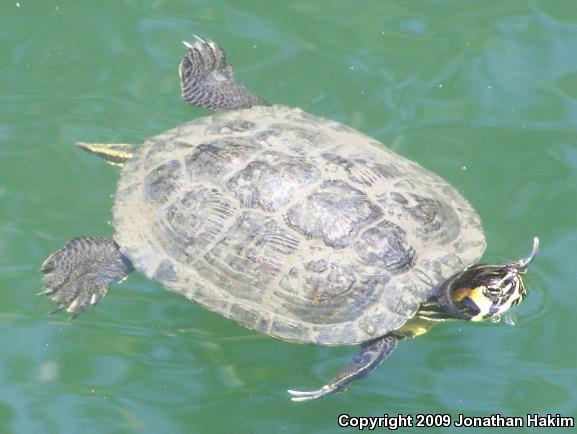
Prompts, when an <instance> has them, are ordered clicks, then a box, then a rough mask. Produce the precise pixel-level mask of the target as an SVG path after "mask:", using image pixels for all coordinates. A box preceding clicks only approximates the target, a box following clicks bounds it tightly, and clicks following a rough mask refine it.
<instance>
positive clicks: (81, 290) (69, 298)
mask: <svg viewBox="0 0 577 434" xmlns="http://www.w3.org/2000/svg"><path fill="white" fill-rule="evenodd" d="M40 271H41V272H42V274H43V275H44V276H43V280H44V286H45V289H44V290H43V291H41V292H40V293H39V294H38V295H47V296H48V297H50V298H51V299H52V301H54V303H56V307H57V308H56V310H54V311H53V312H57V311H59V310H62V309H66V311H67V312H69V313H71V314H72V318H74V317H76V316H77V315H79V314H80V313H81V312H82V311H83V310H84V309H86V308H87V307H88V306H92V305H95V304H97V303H98V302H99V301H100V300H101V299H102V297H104V296H105V295H106V294H107V292H108V287H109V286H110V285H111V284H112V283H114V282H117V281H119V280H121V279H123V278H124V277H125V276H126V275H127V274H128V273H129V272H130V271H132V264H131V263H130V261H129V260H128V259H127V258H126V257H125V256H124V255H122V253H121V252H120V250H119V249H118V245H117V244H116V243H115V242H114V240H112V239H111V238H102V237H80V238H74V239H72V240H70V241H69V242H68V243H66V244H65V245H64V247H62V248H61V249H60V250H58V251H56V252H54V253H53V254H52V255H50V256H49V257H48V258H47V259H46V260H45V261H44V262H43V264H42V266H41V268H40Z"/></svg>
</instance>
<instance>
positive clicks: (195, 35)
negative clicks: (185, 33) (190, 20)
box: [191, 33, 206, 44]
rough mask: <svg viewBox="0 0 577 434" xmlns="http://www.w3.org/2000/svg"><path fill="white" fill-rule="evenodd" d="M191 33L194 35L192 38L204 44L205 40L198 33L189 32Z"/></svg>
mask: <svg viewBox="0 0 577 434" xmlns="http://www.w3.org/2000/svg"><path fill="white" fill-rule="evenodd" d="M191 34H192V36H193V37H194V39H196V40H197V41H199V42H202V43H203V44H206V40H204V39H202V38H201V37H200V36H198V35H197V34H195V33H191Z"/></svg>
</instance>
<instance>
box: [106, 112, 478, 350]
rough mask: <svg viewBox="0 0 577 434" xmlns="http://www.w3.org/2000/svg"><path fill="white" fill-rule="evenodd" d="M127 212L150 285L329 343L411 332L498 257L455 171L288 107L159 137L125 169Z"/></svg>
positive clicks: (209, 120)
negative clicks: (451, 281)
mask: <svg viewBox="0 0 577 434" xmlns="http://www.w3.org/2000/svg"><path fill="white" fill-rule="evenodd" d="M113 213H114V221H113V224H114V226H115V228H116V232H117V233H116V236H115V239H116V241H117V242H118V244H119V245H120V247H121V250H122V251H123V253H124V254H126V255H127V256H128V257H129V258H130V259H131V261H132V262H133V264H134V265H135V267H136V268H137V269H138V270H139V271H141V272H143V273H144V274H146V275H147V276H148V277H150V278H152V279H154V280H156V281H158V282H159V283H161V284H162V285H164V286H165V287H167V288H168V289H170V290H172V291H175V292H177V293H180V294H183V295H184V296H186V297H187V298H189V299H190V300H193V301H196V302H198V303H200V304H202V305H203V306H205V307H206V308H208V309H210V310H213V311H215V312H217V313H219V314H221V315H223V316H225V317H228V318H231V319H233V320H235V321H237V322H238V323H240V324H242V325H244V326H245V327H249V328H252V329H256V330H258V331H261V332H263V333H266V334H269V335H272V336H276V337H279V338H282V339H286V340H291V341H297V342H312V343H317V344H327V345H329V344H354V343H358V342H363V341H366V340H369V339H373V338H376V337H378V336H382V335H384V334H386V333H387V332H389V331H391V330H394V329H397V328H399V327H400V326H402V325H403V324H404V323H405V322H406V321H407V320H408V319H409V318H410V317H411V316H412V315H414V313H415V311H416V309H417V308H418V305H419V303H421V302H422V301H424V300H425V299H426V298H428V297H429V296H430V295H432V294H433V293H434V291H435V290H436V288H437V286H438V285H439V284H440V283H441V282H443V281H444V280H445V279H447V278H448V277H450V276H451V275H452V274H453V273H455V272H456V271H458V270H460V269H462V268H464V267H466V266H468V265H470V264H472V263H474V262H476V261H477V260H478V259H479V258H480V256H481V254H482V253H483V251H484V248H485V239H484V236H483V231H482V228H481V224H480V219H479V217H478V215H477V214H476V213H475V211H474V210H473V209H472V207H471V206H470V205H469V203H468V202H467V201H466V200H465V199H464V198H463V197H462V196H461V195H460V194H459V193H458V192H457V190H455V189H454V188H453V187H451V186H450V185H449V184H448V183H447V182H446V181H444V180H443V179H442V178H440V177H439V176H437V175H435V174H434V173H432V172H430V171H428V170H426V169H424V168H422V167H421V166H419V165H418V164H417V163H414V162H412V161H410V160H407V159H405V158H403V157H401V156H400V155H398V154H396V153H394V152H393V151H391V150H389V149H387V148H386V147H385V146H384V145H381V144H380V143H378V142H375V140H374V139H371V138H369V137H367V136H365V135H363V134H361V133H359V132H357V131H355V130H353V129H351V128H349V127H346V126H344V125H342V124H339V123H337V122H334V121H330V120H327V119H323V118H320V117H316V116H314V115H311V114H308V113H304V112H303V111H301V110H298V109H291V108H288V107H283V106H271V107H261V106H258V107H253V108H250V109H245V110H238V111H232V112H225V113H220V114H217V115H213V116H210V117H204V118H200V119H197V120H195V121H192V122H189V123H186V124H183V125H180V126H179V127H177V128H176V129H174V130H170V131H167V132H165V133H163V134H162V135H159V136H157V137H153V138H151V139H150V140H148V141H147V142H146V143H145V145H143V146H142V147H141V148H139V149H138V150H137V151H136V153H135V156H134V158H132V159H131V160H130V161H129V162H128V163H127V164H126V166H125V167H124V168H123V171H122V176H121V179H120V181H119V185H118V191H117V194H116V200H115V206H114V210H113Z"/></svg>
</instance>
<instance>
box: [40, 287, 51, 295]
mask: <svg viewBox="0 0 577 434" xmlns="http://www.w3.org/2000/svg"><path fill="white" fill-rule="evenodd" d="M54 291H56V290H55V289H52V288H46V289H45V290H44V291H40V292H37V293H36V295H50V294H54Z"/></svg>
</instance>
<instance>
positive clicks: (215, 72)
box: [179, 36, 269, 111]
mask: <svg viewBox="0 0 577 434" xmlns="http://www.w3.org/2000/svg"><path fill="white" fill-rule="evenodd" d="M195 38H196V39H197V40H196V42H195V43H194V44H189V43H188V42H185V41H183V44H184V45H185V46H186V48H187V53H186V55H185V56H184V58H183V59H182V61H181V62H180V67H179V75H180V89H181V92H182V97H183V98H184V100H185V101H186V102H188V103H190V104H192V105H195V106H198V107H202V108H207V109H211V110H217V111H222V110H235V109H242V108H249V107H252V106H255V105H269V103H267V102H266V101H265V100H263V99H261V98H259V97H257V96H254V95H253V94H252V93H250V92H249V91H248V90H246V89H245V88H244V87H243V86H241V85H240V84H238V83H237V82H236V81H235V78H234V70H233V69H232V66H231V65H230V64H229V63H228V61H227V60H226V57H225V54H224V52H223V51H222V49H221V48H220V47H219V46H218V45H217V44H216V43H214V42H213V41H210V40H204V39H201V38H199V37H198V36H195Z"/></svg>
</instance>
